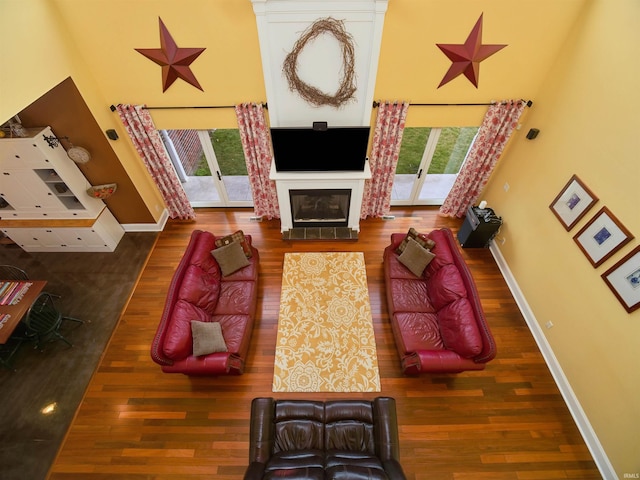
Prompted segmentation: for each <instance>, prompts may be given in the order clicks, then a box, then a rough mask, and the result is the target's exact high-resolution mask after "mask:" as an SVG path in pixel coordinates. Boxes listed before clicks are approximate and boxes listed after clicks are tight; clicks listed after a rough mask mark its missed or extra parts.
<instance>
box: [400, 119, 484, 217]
mask: <svg viewBox="0 0 640 480" xmlns="http://www.w3.org/2000/svg"><path fill="white" fill-rule="evenodd" d="M477 133H478V127H445V128H405V130H404V133H403V137H402V145H401V147H400V156H399V159H398V166H397V168H396V174H395V178H394V184H393V192H392V196H391V205H442V202H444V199H445V198H447V195H448V194H449V191H450V190H451V187H453V183H454V181H455V179H456V177H457V176H458V173H459V172H460V168H461V167H462V164H463V163H464V160H465V159H466V156H467V153H468V152H469V149H470V148H471V145H473V141H474V140H475V137H476V134H477Z"/></svg>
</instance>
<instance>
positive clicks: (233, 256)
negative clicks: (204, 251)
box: [211, 242, 251, 277]
mask: <svg viewBox="0 0 640 480" xmlns="http://www.w3.org/2000/svg"><path fill="white" fill-rule="evenodd" d="M211 255H213V257H214V258H215V259H216V261H217V262H218V265H220V270H222V276H223V277H226V276H228V275H231V274H232V273H233V272H237V271H238V270H240V269H241V268H243V267H246V266H247V265H251V262H250V261H249V260H248V259H247V256H246V255H245V254H244V250H242V246H241V245H240V244H239V243H238V242H231V243H230V244H229V245H225V246H224V247H218V248H216V249H214V250H211Z"/></svg>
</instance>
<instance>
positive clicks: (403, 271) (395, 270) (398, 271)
mask: <svg viewBox="0 0 640 480" xmlns="http://www.w3.org/2000/svg"><path fill="white" fill-rule="evenodd" d="M399 259H400V255H398V254H397V253H395V252H393V251H391V250H390V249H389V250H385V264H386V265H385V275H387V276H388V277H389V278H406V279H413V280H415V278H416V277H415V275H414V274H413V273H412V272H411V271H410V270H409V269H408V268H407V267H405V266H404V265H403V264H402V263H400V260H399Z"/></svg>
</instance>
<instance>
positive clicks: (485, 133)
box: [440, 100, 526, 218]
mask: <svg viewBox="0 0 640 480" xmlns="http://www.w3.org/2000/svg"><path fill="white" fill-rule="evenodd" d="M525 107H526V102H524V101H522V100H518V101H513V100H511V101H507V102H502V103H496V104H495V105H491V106H490V107H489V109H488V110H487V113H486V115H485V117H484V121H483V122H482V125H481V126H480V129H479V130H478V135H477V136H476V140H475V142H474V143H473V146H472V147H471V150H470V151H469V154H468V155H467V159H466V161H465V162H464V165H462V168H461V169H460V173H458V177H457V178H456V181H455V182H454V184H453V187H452V188H451V191H450V192H449V195H448V196H447V198H446V199H445V201H444V203H443V204H442V207H440V214H442V215H445V216H449V217H458V218H462V217H464V215H465V213H466V212H467V209H468V208H469V206H471V205H473V204H474V203H475V202H476V201H477V200H478V198H479V196H480V194H481V193H482V190H483V189H484V187H485V185H486V184H487V181H488V180H489V177H490V176H491V172H492V171H493V168H494V167H495V165H496V163H497V162H498V159H499V158H500V155H501V154H502V151H503V150H504V146H505V145H506V143H507V142H508V141H509V138H510V137H511V134H512V133H513V129H514V128H516V126H517V125H518V120H519V119H520V115H522V112H523V111H524V109H525Z"/></svg>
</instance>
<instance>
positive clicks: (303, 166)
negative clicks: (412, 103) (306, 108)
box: [271, 122, 370, 172]
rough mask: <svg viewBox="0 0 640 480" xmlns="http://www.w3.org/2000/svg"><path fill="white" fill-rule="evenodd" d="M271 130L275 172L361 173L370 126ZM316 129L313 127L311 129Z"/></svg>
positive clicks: (274, 128) (365, 156)
mask: <svg viewBox="0 0 640 480" xmlns="http://www.w3.org/2000/svg"><path fill="white" fill-rule="evenodd" d="M318 123H322V122H314V126H313V127H273V128H272V129H271V141H272V143H273V156H274V161H275V164H276V170H277V171H278V172H330V171H343V172H344V171H355V172H361V171H363V170H364V165H365V161H366V160H367V146H368V145H369V131H370V127H331V126H326V124H324V125H322V127H323V128H318V126H317V125H316V124H318ZM314 127H315V128H314Z"/></svg>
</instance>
